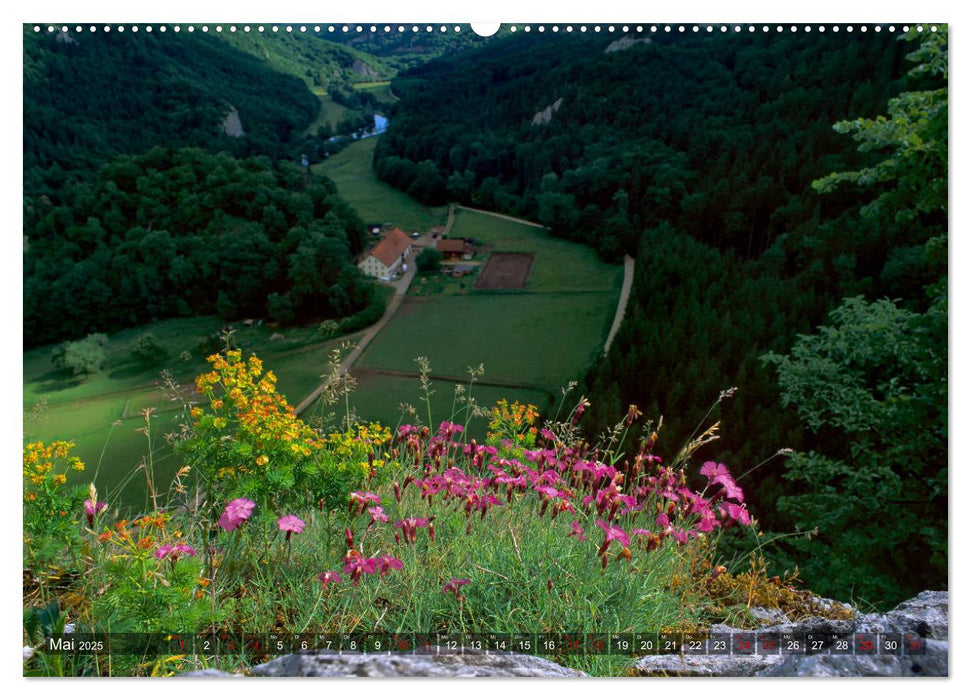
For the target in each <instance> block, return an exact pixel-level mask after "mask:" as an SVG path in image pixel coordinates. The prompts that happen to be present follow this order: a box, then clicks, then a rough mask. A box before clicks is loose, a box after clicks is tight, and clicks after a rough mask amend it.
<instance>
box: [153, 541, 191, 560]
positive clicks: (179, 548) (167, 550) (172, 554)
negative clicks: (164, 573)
mask: <svg viewBox="0 0 971 700" xmlns="http://www.w3.org/2000/svg"><path fill="white" fill-rule="evenodd" d="M182 554H185V555H187V556H190V557H191V556H195V554H196V550H194V549H193V548H192V547H190V546H189V545H187V544H176V545H170V544H165V545H162V546H161V547H159V548H158V549H156V550H155V558H156V559H165V558H166V557H168V558H169V559H171V560H172V563H173V564H175V562H177V561H178V560H179V556H180V555H182Z"/></svg>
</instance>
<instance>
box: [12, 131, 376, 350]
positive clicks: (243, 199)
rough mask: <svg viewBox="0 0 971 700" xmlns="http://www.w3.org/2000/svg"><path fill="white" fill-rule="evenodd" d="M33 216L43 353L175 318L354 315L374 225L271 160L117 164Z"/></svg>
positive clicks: (166, 156)
mask: <svg viewBox="0 0 971 700" xmlns="http://www.w3.org/2000/svg"><path fill="white" fill-rule="evenodd" d="M61 199H62V203H61V204H60V205H54V204H48V205H44V204H39V205H37V206H35V207H33V208H31V209H30V210H29V211H28V212H27V214H28V215H27V222H26V223H27V226H28V230H29V231H30V232H31V235H30V238H29V239H28V241H27V244H28V249H27V253H26V254H25V275H24V333H25V336H26V337H27V338H28V339H29V340H30V342H32V343H34V344H43V343H46V342H52V341H56V340H59V339H63V338H65V337H68V338H72V337H76V336H79V335H81V334H84V333H86V332H89V331H90V330H91V329H99V330H117V329H120V328H124V327H128V326H132V325H136V324H139V323H145V322H146V321H149V320H157V319H160V318H168V317H171V316H176V315H190V314H192V315H201V314H211V313H218V314H219V315H220V316H222V317H223V318H227V319H237V318H240V317H244V316H257V317H261V316H264V315H267V314H270V315H272V316H273V317H274V318H277V319H280V320H282V321H293V320H295V319H308V318H319V317H337V316H343V315H348V314H351V313H354V312H355V311H357V310H359V309H361V308H363V307H364V306H365V305H367V304H368V303H369V301H370V300H371V294H372V293H373V290H372V286H371V285H370V284H369V283H367V282H366V280H365V278H364V277H363V275H362V274H361V273H360V271H359V270H358V269H357V268H356V267H355V266H354V264H353V258H352V255H354V254H357V253H359V252H360V251H361V250H363V246H364V240H363V236H364V224H363V222H362V221H361V219H360V218H359V217H358V216H357V214H355V213H354V212H353V211H352V210H350V209H349V208H348V207H347V205H346V204H344V203H343V202H342V201H341V200H340V199H339V198H338V197H337V194H336V190H335V188H334V185H333V183H331V182H330V181H329V180H326V179H325V178H322V177H316V176H314V177H310V178H309V179H308V178H307V175H306V174H305V172H304V171H303V170H302V169H301V168H299V167H298V166H295V165H292V164H289V163H286V162H281V161H277V162H273V161H270V160H269V159H268V158H265V157H254V158H247V159H234V158H232V157H231V156H229V155H227V154H215V155H214V154H209V153H206V152H204V151H202V150H199V149H181V150H172V149H164V148H156V149H153V150H151V151H149V152H148V153H147V154H145V155H143V156H119V157H117V158H116V159H114V160H112V161H111V162H110V163H108V164H107V165H105V166H104V167H102V168H101V169H100V170H99V171H98V176H97V178H96V180H95V181H94V182H93V183H88V182H83V183H78V184H76V185H73V186H68V187H65V188H63V190H62V191H61Z"/></svg>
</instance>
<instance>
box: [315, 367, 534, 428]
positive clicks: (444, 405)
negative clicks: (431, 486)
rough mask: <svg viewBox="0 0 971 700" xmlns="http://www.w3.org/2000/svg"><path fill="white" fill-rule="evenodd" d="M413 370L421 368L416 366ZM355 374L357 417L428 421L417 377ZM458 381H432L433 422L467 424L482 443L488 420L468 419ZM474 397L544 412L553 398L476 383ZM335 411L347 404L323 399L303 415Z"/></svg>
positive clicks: (391, 422)
mask: <svg viewBox="0 0 971 700" xmlns="http://www.w3.org/2000/svg"><path fill="white" fill-rule="evenodd" d="M410 369H415V370H416V369H417V366H415V365H412V367H411V368H410ZM352 374H356V375H358V380H357V387H356V389H355V390H354V391H353V392H352V393H351V395H350V399H349V400H350V406H351V408H352V409H353V411H354V412H355V413H356V414H357V416H358V417H359V418H361V419H364V420H367V421H378V422H380V423H381V424H382V425H386V426H389V427H391V428H396V427H397V426H398V425H404V424H414V423H415V422H417V421H420V422H421V423H423V424H424V423H427V422H428V409H427V406H426V404H425V399H424V394H423V392H422V389H421V385H420V383H419V380H418V378H417V377H400V376H394V375H386V374H374V373H369V372H364V373H357V372H352ZM456 384H457V382H448V381H435V380H433V381H432V382H431V392H432V393H431V408H432V421H433V423H434V424H435V426H436V427H437V426H438V425H439V424H440V423H441V422H442V421H445V420H451V421H452V422H455V423H459V424H462V425H466V427H467V429H468V436H469V437H474V438H476V439H477V440H479V441H480V442H481V441H482V440H483V439H484V438H485V434H486V430H487V426H488V419H487V418H476V417H473V418H472V419H471V420H470V421H466V415H467V414H466V404H465V403H464V401H463V400H462V397H464V396H468V395H469V391H470V390H469V386H468V381H467V379H466V381H464V382H462V385H463V387H464V388H463V389H462V390H461V392H460V394H459V395H458V396H457V395H456ZM471 393H472V397H473V398H474V399H475V402H476V404H478V405H479V406H480V407H481V408H484V409H490V408H492V407H493V406H495V405H496V403H497V402H498V401H499V399H506V400H508V401H509V403H512V402H513V401H519V402H520V403H526V404H533V405H534V406H536V407H537V408H538V409H539V410H540V411H543V410H545V409H547V408H549V407H550V405H551V403H552V397H551V395H550V394H549V393H546V392H544V391H537V390H535V389H523V388H518V387H517V388H512V387H496V386H485V385H481V384H475V385H473V386H472V387H471ZM402 404H408V405H409V406H411V407H413V408H414V409H415V410H416V411H417V414H413V413H410V412H409V411H402V408H401V405H402ZM330 412H334V413H335V414H336V417H337V419H338V420H340V419H342V418H343V417H344V404H343V403H341V404H339V405H337V406H330V407H323V406H322V405H321V404H320V402H318V403H317V404H316V405H314V406H313V407H312V408H311V409H309V410H308V411H307V412H306V413H305V414H304V415H303V417H304V418H305V419H310V418H311V417H313V416H321V415H326V414H327V413H330Z"/></svg>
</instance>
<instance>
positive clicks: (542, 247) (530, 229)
mask: <svg viewBox="0 0 971 700" xmlns="http://www.w3.org/2000/svg"><path fill="white" fill-rule="evenodd" d="M449 237H450V238H470V239H473V240H475V241H476V242H478V243H482V244H487V245H491V246H492V249H493V250H494V251H499V252H516V253H533V255H534V256H535V260H534V262H533V269H532V272H531V273H530V277H529V284H528V286H527V289H526V291H528V292H578V291H584V292H606V291H612V290H616V289H619V288H620V283H621V280H622V278H623V274H624V273H623V269H622V268H621V267H620V266H618V265H608V264H606V263H604V262H602V261H601V260H600V258H598V257H597V254H596V252H594V250H593V249H592V248H589V247H587V246H585V245H581V244H579V243H573V242H572V241H567V240H565V239H562V238H556V237H554V236H551V235H550V234H549V233H547V232H546V231H545V230H544V229H541V228H537V227H535V226H529V225H527V224H522V223H518V222H515V221H510V220H508V219H502V218H499V217H495V216H489V215H488V214H481V213H479V212H475V211H470V210H468V209H462V208H461V207H459V208H457V209H456V211H455V221H454V223H453V224H452V230H451V232H450V234H449Z"/></svg>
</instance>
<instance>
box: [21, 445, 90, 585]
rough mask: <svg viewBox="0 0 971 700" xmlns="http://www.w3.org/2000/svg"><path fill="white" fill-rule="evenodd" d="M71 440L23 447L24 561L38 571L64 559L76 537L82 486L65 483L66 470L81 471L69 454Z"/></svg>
mask: <svg viewBox="0 0 971 700" xmlns="http://www.w3.org/2000/svg"><path fill="white" fill-rule="evenodd" d="M73 448H74V443H72V442H64V441H60V440H58V441H54V442H52V443H50V444H49V445H45V444H44V443H43V442H32V443H29V444H27V445H25V446H24V448H23V466H24V468H23V479H24V496H23V498H24V565H25V566H26V567H28V568H32V569H35V570H37V571H40V570H42V569H45V568H47V567H50V566H52V565H54V564H62V563H63V562H64V561H65V560H67V559H68V558H69V557H70V555H71V553H72V549H73V545H75V544H76V543H77V542H78V540H79V536H80V533H79V529H78V525H77V522H76V518H77V516H78V514H79V513H80V512H81V508H82V501H83V500H84V490H83V489H80V488H78V487H71V486H68V484H67V480H68V477H67V472H68V471H69V470H71V471H75V472H81V471H84V462H82V461H81V460H80V459H79V458H77V457H75V456H72V455H71V454H70V452H71V450H72V449H73Z"/></svg>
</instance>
